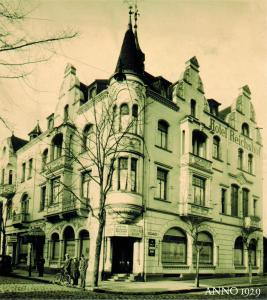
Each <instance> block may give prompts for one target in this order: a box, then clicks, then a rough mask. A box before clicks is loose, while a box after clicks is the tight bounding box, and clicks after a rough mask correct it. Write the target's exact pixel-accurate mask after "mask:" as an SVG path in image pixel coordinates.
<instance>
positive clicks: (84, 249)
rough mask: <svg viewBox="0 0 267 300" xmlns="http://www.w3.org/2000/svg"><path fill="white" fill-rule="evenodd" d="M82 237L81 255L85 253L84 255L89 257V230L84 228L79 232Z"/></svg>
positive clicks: (80, 237)
mask: <svg viewBox="0 0 267 300" xmlns="http://www.w3.org/2000/svg"><path fill="white" fill-rule="evenodd" d="M79 239H80V257H81V255H82V254H83V255H84V257H86V258H89V232H88V231H87V230H82V231H81V232H80V234H79Z"/></svg>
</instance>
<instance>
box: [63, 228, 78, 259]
mask: <svg viewBox="0 0 267 300" xmlns="http://www.w3.org/2000/svg"><path fill="white" fill-rule="evenodd" d="M63 240H64V257H65V255H66V254H69V256H70V257H74V256H75V234H74V230H73V228H72V227H71V226H68V227H66V228H65V230H64V233H63Z"/></svg>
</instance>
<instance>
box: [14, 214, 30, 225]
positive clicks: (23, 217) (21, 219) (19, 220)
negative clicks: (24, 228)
mask: <svg viewBox="0 0 267 300" xmlns="http://www.w3.org/2000/svg"><path fill="white" fill-rule="evenodd" d="M28 221H29V214H28V213H18V214H13V216H12V224H13V225H20V224H23V223H27V222H28Z"/></svg>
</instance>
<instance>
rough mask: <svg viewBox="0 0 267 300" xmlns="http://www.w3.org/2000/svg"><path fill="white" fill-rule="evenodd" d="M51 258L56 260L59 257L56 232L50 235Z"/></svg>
mask: <svg viewBox="0 0 267 300" xmlns="http://www.w3.org/2000/svg"><path fill="white" fill-rule="evenodd" d="M50 244H51V259H52V260H58V259H59V235H58V234H57V233H53V234H52V236H51V241H50Z"/></svg>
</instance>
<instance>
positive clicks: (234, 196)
mask: <svg viewBox="0 0 267 300" xmlns="http://www.w3.org/2000/svg"><path fill="white" fill-rule="evenodd" d="M238 190H239V187H238V186H237V185H235V184H232V185H231V215H232V216H233V217H238Z"/></svg>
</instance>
